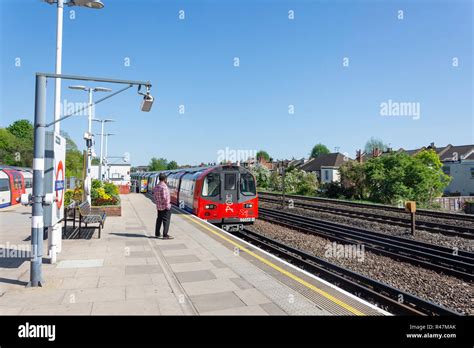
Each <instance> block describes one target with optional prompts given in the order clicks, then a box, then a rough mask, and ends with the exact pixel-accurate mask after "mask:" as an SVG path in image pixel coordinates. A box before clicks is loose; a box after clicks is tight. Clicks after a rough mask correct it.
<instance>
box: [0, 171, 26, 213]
mask: <svg viewBox="0 0 474 348" xmlns="http://www.w3.org/2000/svg"><path fill="white" fill-rule="evenodd" d="M0 172H2V173H4V174H5V175H6V178H5V175H2V185H1V186H2V190H3V191H2V198H0V207H1V206H8V205H15V204H17V203H18V201H17V200H19V199H20V196H21V195H22V194H23V193H25V192H26V190H25V178H24V173H27V172H23V171H20V170H17V169H13V168H3V169H2V170H1V171H0ZM5 179H6V180H5ZM7 185H8V187H7ZM5 192H7V193H5ZM6 195H9V199H8V203H7V198H6ZM4 199H5V201H4V202H2V201H3V200H4Z"/></svg>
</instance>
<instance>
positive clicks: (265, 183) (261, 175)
mask: <svg viewBox="0 0 474 348" xmlns="http://www.w3.org/2000/svg"><path fill="white" fill-rule="evenodd" d="M251 172H252V174H253V175H254V176H255V179H256V180H257V187H258V188H262V189H266V188H268V187H269V184H270V170H269V169H268V168H267V167H264V166H260V165H259V166H255V167H253V168H251Z"/></svg>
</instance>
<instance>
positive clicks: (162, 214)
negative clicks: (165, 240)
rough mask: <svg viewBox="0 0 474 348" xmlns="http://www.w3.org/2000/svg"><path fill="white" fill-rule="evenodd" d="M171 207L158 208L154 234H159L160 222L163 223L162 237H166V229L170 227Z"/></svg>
mask: <svg viewBox="0 0 474 348" xmlns="http://www.w3.org/2000/svg"><path fill="white" fill-rule="evenodd" d="M170 221H171V209H166V210H158V216H157V217H156V225H155V236H156V237H159V236H160V230H161V223H163V237H168V230H169V228H170Z"/></svg>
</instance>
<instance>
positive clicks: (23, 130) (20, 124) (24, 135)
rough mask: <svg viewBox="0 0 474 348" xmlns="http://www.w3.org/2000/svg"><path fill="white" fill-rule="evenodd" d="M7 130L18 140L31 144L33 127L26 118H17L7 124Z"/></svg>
mask: <svg viewBox="0 0 474 348" xmlns="http://www.w3.org/2000/svg"><path fill="white" fill-rule="evenodd" d="M7 130H8V131H9V132H10V133H11V134H13V135H14V136H15V137H17V138H18V139H20V140H23V141H28V142H29V143H31V144H33V136H34V129H33V125H32V124H31V122H30V121H28V120H18V121H15V122H13V123H12V124H11V125H9V126H8V128H7Z"/></svg>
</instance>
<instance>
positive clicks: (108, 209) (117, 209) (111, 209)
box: [92, 205, 122, 216]
mask: <svg viewBox="0 0 474 348" xmlns="http://www.w3.org/2000/svg"><path fill="white" fill-rule="evenodd" d="M92 209H94V210H103V211H105V213H106V214H107V216H122V206H121V205H102V206H92Z"/></svg>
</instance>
